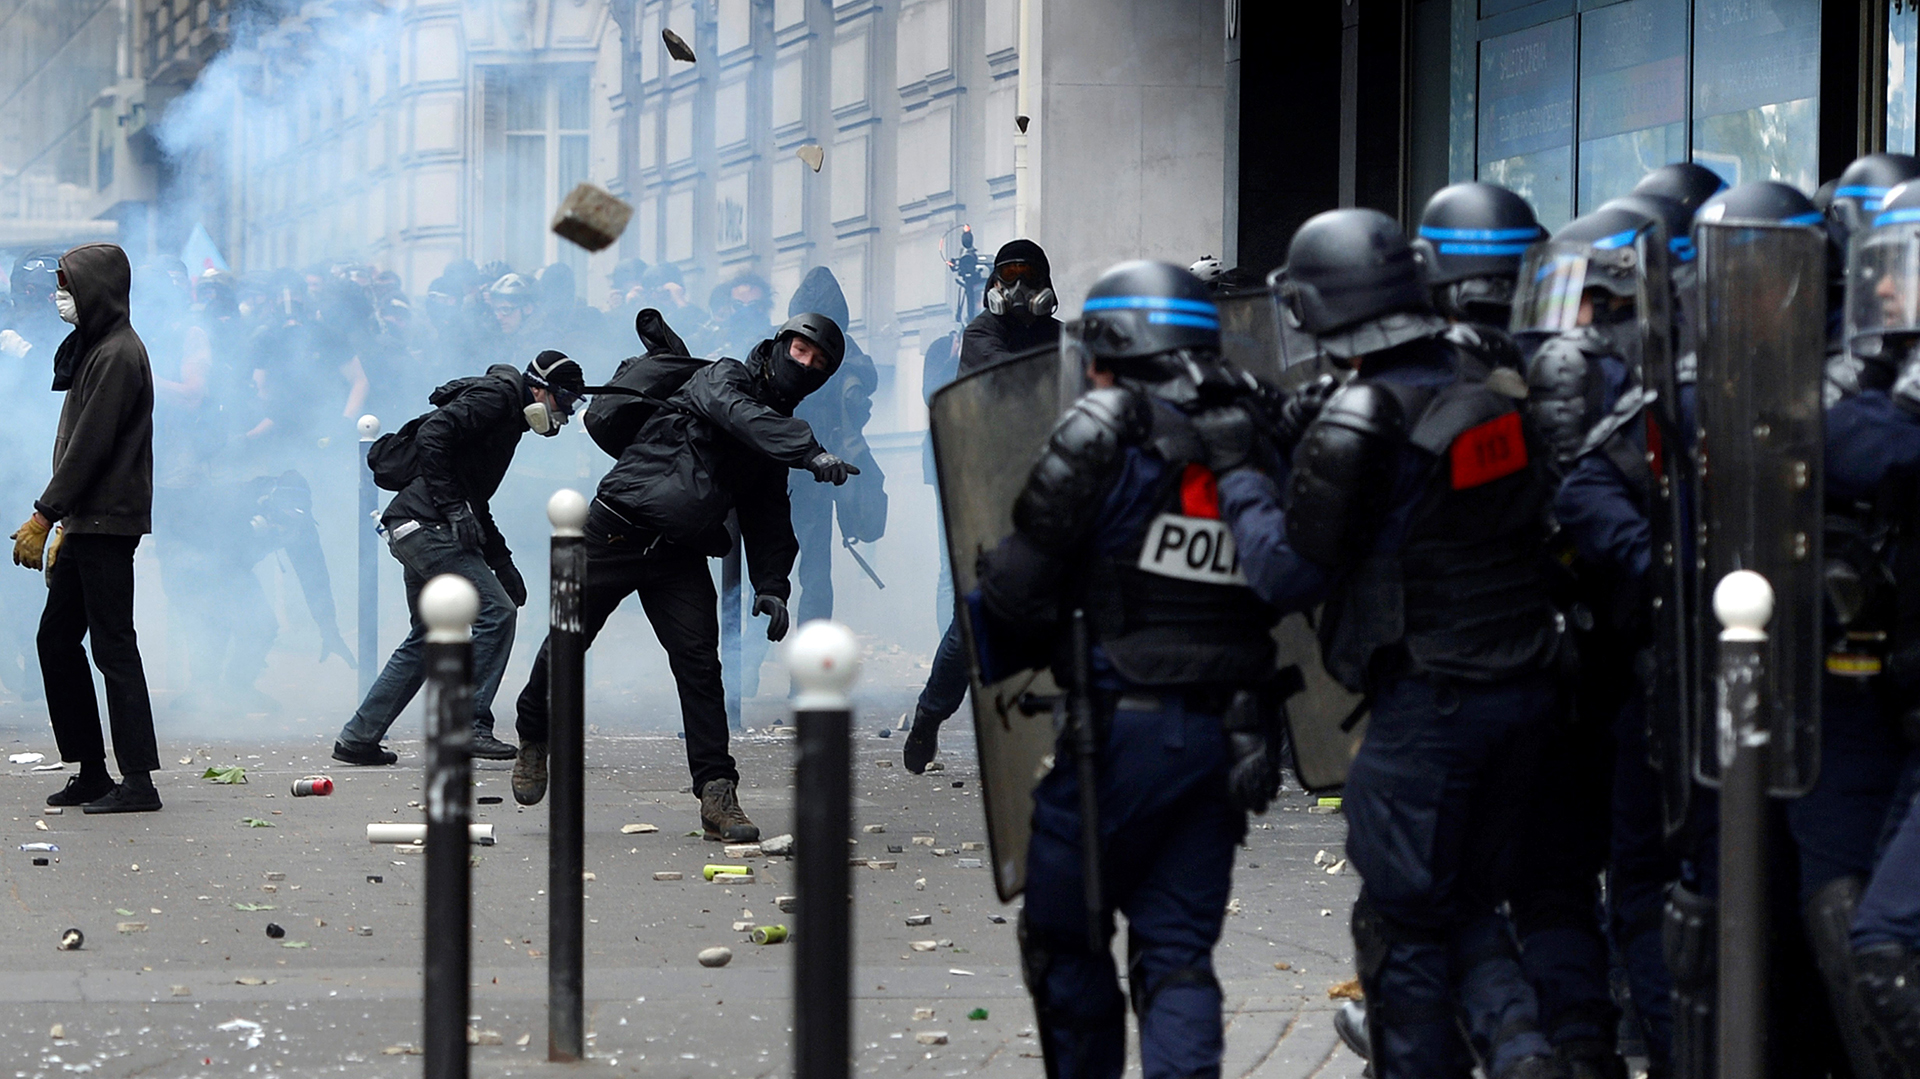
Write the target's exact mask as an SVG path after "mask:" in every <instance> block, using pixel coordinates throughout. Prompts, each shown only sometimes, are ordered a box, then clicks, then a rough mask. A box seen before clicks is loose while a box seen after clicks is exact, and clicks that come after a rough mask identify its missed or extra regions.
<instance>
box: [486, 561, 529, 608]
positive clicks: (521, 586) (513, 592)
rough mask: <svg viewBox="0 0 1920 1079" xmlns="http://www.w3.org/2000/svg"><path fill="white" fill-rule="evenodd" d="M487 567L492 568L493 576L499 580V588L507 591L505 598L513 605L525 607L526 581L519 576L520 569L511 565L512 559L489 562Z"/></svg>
mask: <svg viewBox="0 0 1920 1079" xmlns="http://www.w3.org/2000/svg"><path fill="white" fill-rule="evenodd" d="M487 565H488V566H490V567H492V569H493V575H494V576H495V577H498V578H500V587H501V588H504V589H506V590H507V598H508V599H510V600H512V601H513V605H514V606H515V607H525V606H526V605H527V579H526V578H525V577H522V576H520V567H518V566H516V565H514V564H513V559H511V558H502V559H501V560H500V561H498V562H489V563H487Z"/></svg>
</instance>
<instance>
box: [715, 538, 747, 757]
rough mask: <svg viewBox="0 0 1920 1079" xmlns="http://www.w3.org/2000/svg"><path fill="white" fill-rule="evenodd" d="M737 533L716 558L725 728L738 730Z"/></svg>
mask: <svg viewBox="0 0 1920 1079" xmlns="http://www.w3.org/2000/svg"><path fill="white" fill-rule="evenodd" d="M740 550H741V548H740V534H739V531H738V530H737V529H736V530H735V531H734V536H733V549H732V550H730V551H728V552H727V553H726V554H725V555H724V556H723V557H722V558H721V559H720V680H721V683H722V684H723V686H724V687H725V690H726V694H727V727H728V729H730V730H736V731H737V730H741V729H742V728H743V727H744V725H745V721H744V720H743V719H742V718H741V712H740V693H741V685H742V682H743V680H744V679H745V677H746V672H745V671H743V670H741V669H740V665H741V663H742V662H744V661H743V659H742V658H741V655H740V622H741V615H740Z"/></svg>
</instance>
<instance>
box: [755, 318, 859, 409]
mask: <svg viewBox="0 0 1920 1079" xmlns="http://www.w3.org/2000/svg"><path fill="white" fill-rule="evenodd" d="M795 337H799V338H804V339H805V340H806V341H808V342H809V343H811V344H812V345H813V346H814V347H815V348H817V349H819V350H820V354H821V355H822V356H824V357H826V360H827V365H826V367H824V368H820V367H802V366H801V365H800V363H799V361H797V360H795V359H793V354H792V345H791V344H790V342H791V341H792V339H793V338H795ZM846 354H847V339H846V337H845V335H843V334H842V333H841V332H840V327H839V326H837V325H835V323H834V321H833V320H832V319H830V318H828V317H827V316H825V315H823V314H820V313H819V312H818V311H805V312H802V313H800V314H798V315H795V316H793V317H792V318H790V319H788V320H787V321H786V322H784V323H782V324H781V326H780V328H779V329H777V330H775V331H774V332H773V337H772V339H771V340H770V341H763V342H761V343H760V345H759V347H757V348H755V349H754V350H753V357H749V360H750V363H749V366H751V367H753V368H754V377H755V380H756V381H757V382H758V383H759V385H760V389H759V391H758V394H759V395H760V397H761V400H763V401H765V402H766V403H767V404H769V405H772V406H773V407H774V408H777V409H780V410H782V411H785V412H788V413H791V412H792V411H793V409H794V407H795V406H797V405H799V403H800V402H801V401H804V400H806V398H807V395H808V394H810V393H812V392H813V391H815V390H817V389H819V388H820V387H822V386H824V385H826V384H827V380H828V379H830V378H832V377H833V374H834V372H835V371H838V370H840V361H841V360H842V359H843V358H845V356H846ZM755 357H758V359H757V360H756V359H755Z"/></svg>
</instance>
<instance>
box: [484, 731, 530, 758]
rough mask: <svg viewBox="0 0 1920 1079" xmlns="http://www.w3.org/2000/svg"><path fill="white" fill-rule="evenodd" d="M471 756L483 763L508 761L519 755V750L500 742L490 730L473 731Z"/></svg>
mask: <svg viewBox="0 0 1920 1079" xmlns="http://www.w3.org/2000/svg"><path fill="white" fill-rule="evenodd" d="M473 755H474V756H476V757H478V758H480V759H481V760H483V761H510V760H512V759H514V758H515V757H518V756H519V755H520V750H519V749H517V748H515V747H514V746H512V745H510V744H508V743H506V742H502V741H501V740H500V739H498V738H495V737H494V736H493V731H492V730H491V729H488V730H481V729H480V728H478V727H475V728H474V729H473Z"/></svg>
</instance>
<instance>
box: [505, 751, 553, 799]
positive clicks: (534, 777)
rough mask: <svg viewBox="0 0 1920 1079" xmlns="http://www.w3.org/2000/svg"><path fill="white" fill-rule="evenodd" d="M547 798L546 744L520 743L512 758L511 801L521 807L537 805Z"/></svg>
mask: <svg viewBox="0 0 1920 1079" xmlns="http://www.w3.org/2000/svg"><path fill="white" fill-rule="evenodd" d="M546 796H547V744H546V743H545V742H522V743H520V751H519V753H518V754H516V755H515V756H514V758H513V800H514V801H516V802H519V803H520V804H521V805H523V806H532V805H539V804H540V799H542V798H545V797H546Z"/></svg>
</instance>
